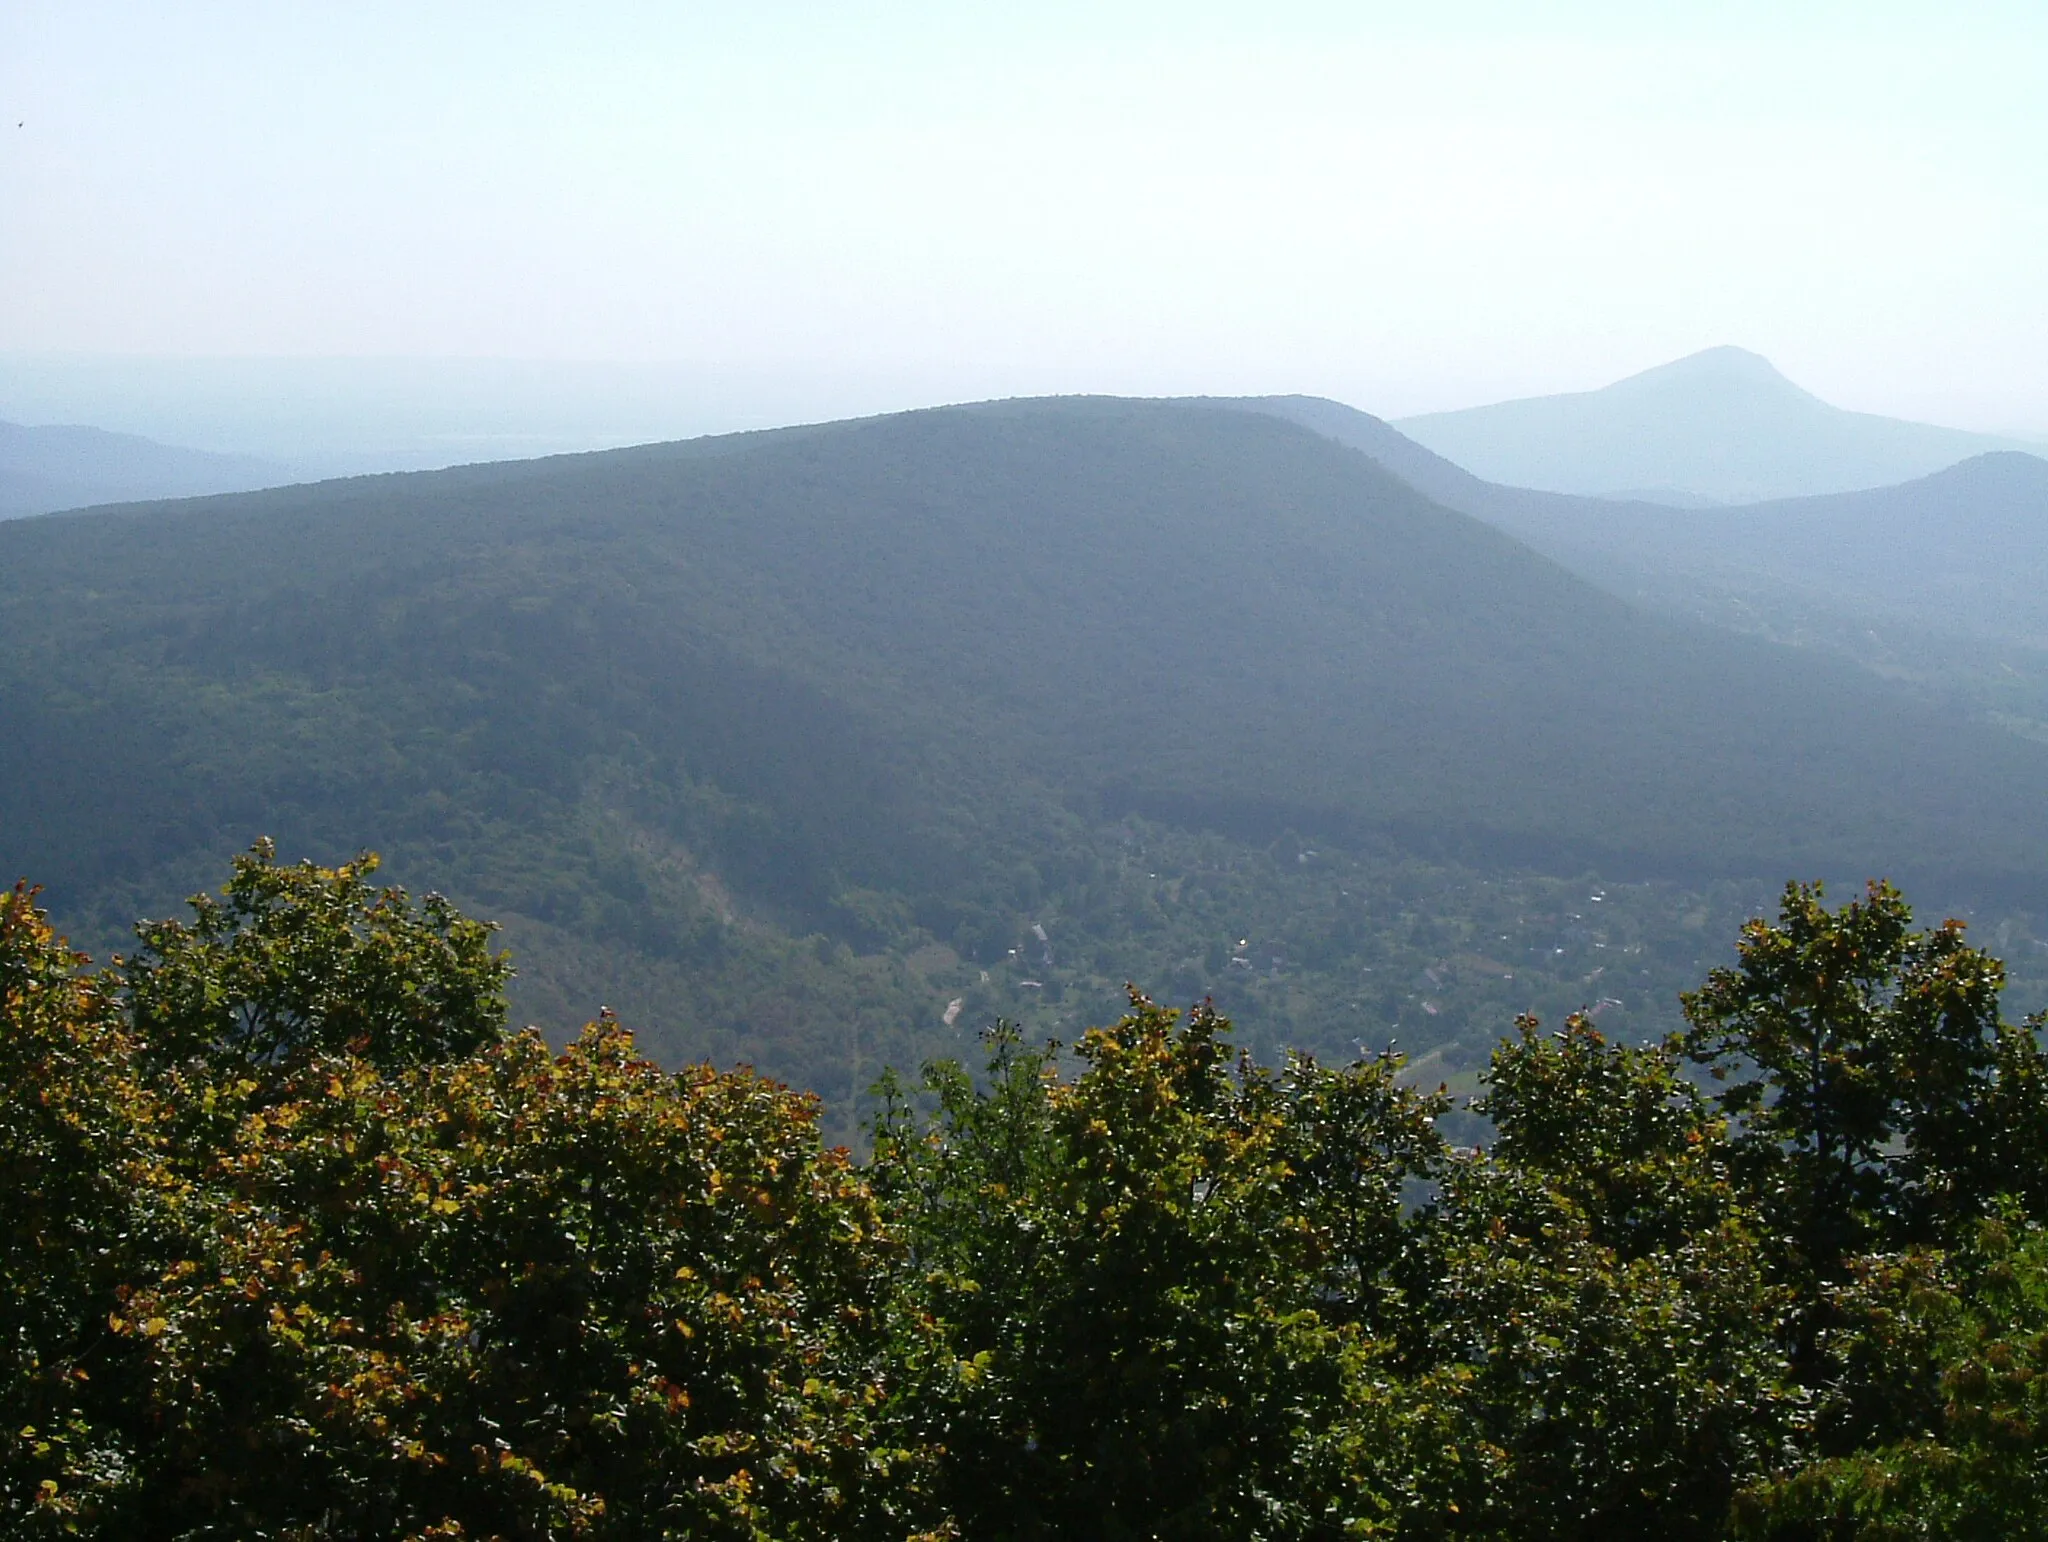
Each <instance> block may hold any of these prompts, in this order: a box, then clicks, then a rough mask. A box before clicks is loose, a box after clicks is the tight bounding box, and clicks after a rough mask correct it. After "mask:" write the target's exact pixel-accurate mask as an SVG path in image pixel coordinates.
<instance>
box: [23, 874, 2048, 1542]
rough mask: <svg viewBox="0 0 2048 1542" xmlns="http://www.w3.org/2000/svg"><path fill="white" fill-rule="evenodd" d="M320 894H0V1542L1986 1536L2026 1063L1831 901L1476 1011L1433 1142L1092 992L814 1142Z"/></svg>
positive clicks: (1940, 984) (290, 881)
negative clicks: (1666, 993)
mask: <svg viewBox="0 0 2048 1542" xmlns="http://www.w3.org/2000/svg"><path fill="white" fill-rule="evenodd" d="M373 872H374V862H373V860H372V859H368V858H365V859H363V860H361V861H358V862H356V863H351V864H347V865H345V866H343V867H340V868H335V869H325V868H319V867H315V866H312V865H310V864H300V865H298V866H295V867H284V866H280V865H279V864H278V863H277V862H276V860H275V857H274V854H273V853H272V852H271V851H270V850H269V848H268V847H260V848H258V849H257V850H256V851H254V852H252V853H251V854H250V855H249V856H247V857H245V858H244V859H243V860H242V861H240V862H239V863H237V865H236V867H235V871H234V874H233V876H232V878H231V880H230V882H229V884H228V886H227V888H226V890H225V891H224V892H223V894H222V895H221V896H219V897H217V898H213V897H209V898H204V899H201V900H199V901H196V902H195V908H194V915H193V917H192V919H191V920H190V921H187V922H180V923H173V922H162V923H155V924H151V925H148V926H145V927H143V928H142V929H141V937H140V946H139V948H138V950H137V953H136V955H135V956H134V957H133V958H132V959H128V960H125V961H122V960H117V961H116V962H115V964H114V965H113V966H111V967H109V968H107V969H104V970H100V971H97V972H94V971H92V970H91V969H90V968H89V967H88V966H87V964H86V962H85V961H84V960H82V959H81V958H80V957H78V956H77V955H76V954H74V953H72V952H71V951H70V950H69V949H67V948H66V947H65V946H64V945H63V943H62V941H61V940H60V939H58V938H57V937H56V936H55V935H54V934H53V933H52V932H51V930H50V927H49V924H48V920H47V918H46V917H45V916H44V915H43V914H42V913H41V911H40V910H39V909H38V908H37V905H36V896H35V894H34V891H32V890H30V889H28V888H26V887H19V888H17V889H15V890H14V891H13V892H12V893H11V894H10V895H7V896H5V897H4V898H0V1485H4V1487H0V1531H4V1532H5V1534H6V1535H8V1536H23V1537H35V1536H85V1537H104V1538H114V1537H120V1538H131V1537H133V1538H145V1539H150V1538H163V1539H173V1538H175V1539H187V1538H190V1539H197V1538H202V1537H219V1536H234V1537H243V1536H249V1537H277V1538H294V1539H311V1538H322V1537H333V1538H341V1537H349V1538H355V1537H392V1538H415V1537H417V1538H426V1537H444V1538H445V1537H475V1538H485V1537H498V1538H507V1539H511V1538H550V1539H553V1538H577V1537H581V1538H590V1539H602V1538H611V1537H620V1538H623V1537H631V1538H642V1537H655V1538H658V1537H685V1536H687V1537H703V1538H732V1539H742V1538H743V1539H746V1542H773V1539H779V1538H792V1539H793V1538H799V1537H803V1538H810V1537H834V1538H840V1537H844V1538H851V1539H856V1542H859V1539H878V1542H879V1539H890V1542H907V1539H912V1538H917V1537H925V1538H937V1537H943V1536H956V1537H957V1536H963V1535H965V1536H973V1537H976V1538H989V1539H992V1542H1002V1539H1027V1538H1103V1539H1117V1538H1132V1539H1136V1538H1157V1539H1176V1542H1181V1539H1185V1542H1196V1539H1200V1542H1208V1539H1218V1542H1221V1539H1225V1538H1230V1539H1237V1538H1265V1539H1282V1538H1284V1539H1323V1538H1329V1539H1333V1542H1334V1539H1337V1538H1357V1537H1388V1538H1402V1539H1416V1542H1421V1539H1436V1538H1443V1539H1449V1538H1470V1539H1480V1538H1483V1539H1488V1542H1521V1539H1536V1538H1544V1539H1553V1538H1583V1539H1586V1542H1592V1539H1595V1538H1600V1539H1611V1538H1621V1539H1627V1538H1646V1539H1647V1538H1659V1539H1671V1542H1694V1539H1696V1542H1709V1539H1718V1538H1723V1537H1730V1536H1738V1535H1739V1536H1744V1537H1754V1538H1768V1539H1772V1542H1793V1539H1801V1542H1805V1539H1814V1542H1822V1539H1825V1542H1835V1539H1856V1542H1892V1539H1899V1538H1950V1537H1953V1538H1963V1537H1976V1536H2006V1535H2022V1534H2031V1533H2032V1532H2033V1531H2035V1530H2038V1529H2039V1528H2038V1517H2039V1514H2040V1512H2041V1507H2042V1506H2043V1505H2044V1504H2048V1476H2044V1475H2048V1392H2044V1391H2043V1389H2044V1388H2048V1232H2044V1230H2043V1226H2042V1222H2043V1203H2044V1185H2048V1163H2044V1154H2048V1135H2044V1131H2048V1113H2044V1108H2048V1097H2044V1092H2048V1059H2044V1056H2043V1054H2042V1052H2041V1050H2040V1048H2039V1045H2038V1039H2037V1029H2038V1024H2032V1023H2030V1024H2028V1025H2024V1026H2022V1027H2018V1028H2015V1027H2011V1026H2008V1025H2006V1024H2004V1023H2003V1022H2002V1021H2001V1019H2000V1018H1999V1015H1998V994H1999V987H2000V984H2001V974H2000V971H1999V967H1998V965H1997V962H1996V961H1995V960H1992V959H1989V958H1987V957H1986V956H1984V955H1983V954H1981V953H1978V952H1976V951H1975V950H1973V949H1971V948H1969V947H1968V946H1967V945H1966V944H1965V943H1964V942H1963V940H1962V929H1961V927H1960V925H1958V924H1956V923H1948V924H1946V925H1944V926H1941V927H1937V928H1934V929H1932V930H1931V931H1915V930H1914V929H1913V927H1912V924H1911V916H1910V913H1909V912H1908V911H1907V910H1906V908H1905V905H1904V903H1903V901H1902V900H1900V899H1899V897H1898V896H1897V894H1896V893H1895V891H1892V890H1890V889H1889V888H1887V887H1885V886H1882V885H1878V886H1873V887H1872V889H1871V890H1870V891H1869V893H1868V894H1867V895H1866V897H1865V898H1864V899H1863V900H1861V901H1859V902H1857V903H1855V904H1852V905H1849V906H1845V907H1843V908H1841V909H1839V910H1829V909H1827V908H1826V906H1825V905H1824V904H1823V903H1822V896H1821V895H1820V892H1819V891H1818V889H1817V888H1816V889H1808V888H1802V887H1800V886H1797V885H1795V886H1793V887H1792V888H1791V889H1789V890H1788V891H1787V894H1786V899H1785V902H1784V905H1783V907H1782V908H1781V910H1780V913H1779V917H1778V919H1777V921H1776V922H1775V923H1774V922H1769V921H1764V920H1759V921H1756V922H1753V923H1751V924H1750V926H1749V927H1748V928H1746V929H1745V931H1744V933H1743V935H1742V938H1741V940H1740V943H1739V949H1738V955H1737V960H1736V963H1735V965H1734V967H1731V968H1729V969H1724V970H1719V971H1716V972H1715V974H1714V975H1713V976H1712V977H1711V978H1710V979H1709V980H1708V981H1707V983H1706V985H1705V986H1704V987H1703V989H1702V990H1701V991H1700V992H1698V993H1697V994H1695V995H1694V996H1691V997H1689V998H1687V1002H1686V1006H1687V1011H1688V1014H1689V1017H1690V1022H1691V1027H1690V1032H1689V1033H1688V1034H1686V1035H1684V1036H1682V1037H1680V1038H1675V1039H1674V1040H1672V1041H1670V1042H1668V1043H1665V1044H1663V1045H1657V1046H1650V1047H1632V1046H1628V1045H1618V1044H1610V1043H1609V1042H1607V1041H1606V1040H1605V1039H1604V1038H1602V1036H1601V1035H1600V1033H1599V1032H1598V1031H1597V1030H1596V1029H1595V1027H1594V1026H1593V1024H1592V1023H1591V1022H1590V1021H1588V1020H1586V1019H1584V1018H1579V1017H1574V1018H1571V1019H1569V1020H1568V1021H1567V1022H1566V1023H1565V1024H1564V1025H1563V1027H1562V1028H1561V1029H1559V1030H1558V1031H1556V1032H1552V1033H1546V1032H1544V1031H1543V1030H1542V1029H1541V1027H1540V1025H1538V1024H1537V1023H1536V1022H1535V1021H1534V1020H1533V1019H1524V1020H1522V1022H1521V1023H1520V1024H1519V1025H1518V1029H1519V1031H1518V1033H1517V1034H1516V1036H1515V1037H1513V1038H1512V1039H1509V1040H1507V1041H1506V1042H1504V1043H1503V1044H1502V1045H1501V1046H1500V1048H1499V1049H1498V1051H1497V1052H1496V1054H1495V1055H1494V1057H1493V1061H1492V1064H1491V1067H1490V1069H1489V1071H1488V1073H1487V1075H1486V1078H1485V1081H1486V1092H1485V1095H1484V1097H1483V1099H1482V1100H1481V1102H1480V1104H1479V1105H1478V1107H1479V1110H1480V1112H1482V1113H1483V1114H1485V1115H1486V1116H1487V1117H1488V1118H1489V1119H1490V1120H1491V1125H1492V1132H1493V1134H1492V1140H1491V1143H1490V1145H1489V1147H1488V1148H1486V1149H1475V1150H1452V1149H1451V1148H1449V1147H1447V1146H1446V1144H1445V1142H1444V1140H1443V1138H1442V1136H1441V1135H1440V1133H1439V1131H1438V1128H1437V1123H1438V1116H1439V1115H1440V1114H1441V1113H1442V1112H1443V1111H1444V1110H1445V1108H1446V1106H1447V1104H1448V1101H1449V1100H1448V1099H1447V1098H1446V1097H1445V1096H1444V1095H1443V1093H1442V1092H1441V1091H1438V1092H1436V1093H1429V1092H1425V1091H1422V1090H1419V1089H1416V1088H1413V1087H1410V1086H1408V1085H1406V1084H1405V1083H1404V1081H1403V1077H1402V1066H1401V1062H1400V1061H1399V1060H1398V1059H1397V1058H1395V1057H1393V1056H1384V1057H1380V1058H1377V1059H1372V1060H1367V1061H1364V1062H1361V1063H1359V1064H1355V1065H1351V1066H1345V1067H1324V1066H1321V1065H1318V1064H1317V1063H1315V1062H1314V1061H1312V1060H1309V1059H1306V1058H1300V1057H1296V1058H1292V1059H1290V1060H1289V1061H1287V1062H1286V1063H1285V1064H1284V1065H1282V1066H1280V1067H1278V1068H1261V1067H1258V1066H1255V1065H1252V1064H1251V1063H1250V1062H1249V1061H1248V1059H1247V1058H1246V1057H1244V1056H1243V1055H1241V1054H1238V1053H1235V1052H1234V1051H1233V1050H1232V1049H1231V1046H1230V1042H1229V1024H1228V1023H1227V1022H1226V1021H1225V1020H1224V1019H1223V1018H1222V1017H1220V1016H1219V1015H1218V1014H1217V1013H1215V1012H1214V1011H1213V1010H1212V1009H1210V1008H1209V1007H1208V1006H1206V1005H1204V1006H1198V1007H1195V1008H1193V1009H1191V1010H1190V1011H1187V1012H1184V1013H1181V1012H1174V1011H1171V1010H1167V1009H1164V1008H1161V1007H1159V1006H1157V1005H1155V1004H1154V1003H1152V1002H1150V1001H1148V1000H1146V999H1145V998H1144V997H1143V996H1140V995H1137V994H1136V993H1133V995H1132V998H1131V1007H1130V1011H1129V1012H1128V1014H1126V1015H1125V1016H1124V1017H1123V1018H1122V1019H1120V1020H1119V1021H1118V1022H1116V1023H1114V1024H1112V1025H1110V1026H1108V1027H1106V1028H1101V1029H1096V1030H1093V1031H1091V1032H1089V1033H1088V1034H1086V1035H1085V1036H1084V1037H1083V1038H1082V1040H1081V1042H1080V1043H1079V1044H1078V1045H1076V1046H1074V1048H1073V1049H1072V1051H1071V1052H1065V1051H1062V1049H1061V1048H1060V1047H1059V1046H1057V1045H1046V1046H1043V1047H1033V1046H1028V1045H1026V1044H1024V1043H1023V1042H1021V1041H1020V1040H1019V1038H1018V1037H1017V1036H1016V1035H1015V1033H1014V1032H1011V1031H1009V1030H1007V1029H1001V1028H999V1029H998V1030H996V1031H995V1032H994V1033H993V1034H992V1036H991V1040H990V1051H991V1053H990V1059H989V1062H988V1064H987V1066H986V1067H985V1069H984V1072H983V1074H982V1075H980V1076H979V1077H976V1076H971V1075H969V1074H968V1073H967V1072H966V1071H964V1070H962V1069H961V1068H959V1067H957V1066H953V1065H945V1064H942V1065H935V1066H932V1067H929V1068H927V1070H926V1072H925V1074H924V1076H923V1078H922V1079H921V1081H920V1082H919V1083H918V1084H916V1086H915V1087H911V1086H906V1085H905V1084H903V1083H901V1082H899V1081H896V1080H894V1079H889V1080H886V1081H885V1083H884V1085H883V1089H882V1090H883V1093H884V1100H883V1112H882V1115H881V1117H880V1119H879V1120H878V1122H877V1124H876V1127H875V1130H874V1136H875V1149H874V1157H873V1160H872V1161H871V1162H870V1163H869V1164H867V1165H866V1167H865V1168H862V1167H857V1166H856V1165H855V1164H853V1163H852V1161H851V1160H850V1159H849V1157H848V1156H847V1154H846V1153H845V1152H843V1151H827V1150H825V1149H823V1148H822V1145H821V1143H820V1141H819V1139H818V1133H817V1109H816V1106H815V1104H814V1102H813V1101H812V1100H811V1099H809V1098H808V1097H805V1096H802V1095H799V1094H795V1093H792V1092H790V1091H789V1090H788V1089H786V1088H783V1087H780V1086H777V1085H775V1084H772V1083H770V1082H767V1081H764V1080H762V1079H760V1078H758V1077H755V1076H753V1075H751V1074H748V1073H735V1074H720V1073H717V1072H714V1071H712V1070H710V1069H708V1068H696V1069H693V1070H688V1071H685V1072H683V1073H681V1074H679V1075H676V1074H669V1073H666V1072H664V1071H661V1070H659V1069H658V1068H656V1067H654V1066H652V1065H649V1064H647V1063H646V1062H645V1061H643V1060H641V1059H639V1058H638V1056H637V1054H636V1053H635V1050H634V1047H633V1043H632V1039H631V1037H630V1035H629V1034H627V1033H626V1031H625V1030H624V1029H623V1028H622V1027H620V1025H619V1024H617V1023H616V1022H613V1021H612V1020H610V1018H609V1017H600V1019H599V1020H598V1021H597V1022H595V1023H592V1024H590V1025H588V1026H587V1027H586V1028H585V1029H584V1030H583V1032H582V1033H581V1034H580V1036H578V1038H577V1039H576V1040H575V1041H574V1042H573V1043H571V1044H570V1045H569V1046H567V1048H566V1049H564V1050H561V1051H560V1052H557V1051H556V1050H553V1049H551V1048H550V1047H549V1046H548V1045H547V1044H545V1043H544V1042H543V1041H542V1040H541V1038H540V1037H539V1036H538V1034H536V1033H534V1032H532V1031H530V1030H529V1031H527V1032H512V1031H509V1030H508V1029H507V1027H506V1026H505V1023H504V1005H503V1002H504V986H505V982H506V978H507V966H506V963H505V960H504V959H503V957H502V956H500V955H498V954H496V953H494V952H493V951H492V949H491V946H490V934H489V930H488V928H486V927H483V926H481V925H479V924H477V923H475V922H472V921H469V920H467V919H465V918H463V917H462V916H460V915H459V914H458V913H457V912H456V911H455V910H454V909H453V908H452V907H450V906H448V905H446V904H445V903H444V902H442V901H439V900H436V899H433V898H431V897H430V898H428V899H426V900H423V901H421V902H419V903H417V904H416V903H414V902H413V901H412V900H411V899H410V898H409V897H408V896H406V895H405V894H403V893H402V892H401V891H398V890H395V889H382V890H379V889H374V888H373V887H372V886H371V883H370V878H371V876H372V874H373ZM1688 1061H1691V1062H1696V1063H1697V1065H1689V1064H1688ZM1700 1067H1704V1068H1705V1069H1707V1070H1708V1071H1709V1072H1713V1073H1718V1075H1719V1081H1718V1083H1715V1084H1714V1085H1712V1086H1710V1087H1708V1088H1702V1087H1700V1086H1699V1085H1697V1084H1696V1082H1695V1081H1694V1080H1693V1079H1692V1078H1691V1076H1689V1075H1688V1074H1685V1073H1687V1072H1689V1071H1694V1070H1697V1069H1698V1068H1700Z"/></svg>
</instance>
